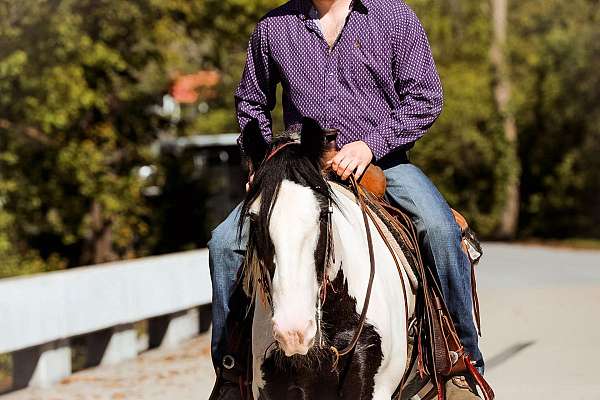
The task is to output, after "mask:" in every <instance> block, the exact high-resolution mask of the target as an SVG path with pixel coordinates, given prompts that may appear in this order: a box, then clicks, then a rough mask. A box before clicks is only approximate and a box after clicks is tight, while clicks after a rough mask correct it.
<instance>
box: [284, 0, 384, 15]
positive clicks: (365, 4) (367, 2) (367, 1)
mask: <svg viewBox="0 0 600 400" xmlns="http://www.w3.org/2000/svg"><path fill="white" fill-rule="evenodd" d="M294 5H295V9H296V11H297V12H298V14H300V15H304V17H305V18H306V17H308V16H309V15H310V10H311V8H313V4H312V1H311V0H294ZM371 5H372V4H371V0H353V1H352V4H351V5H350V7H351V8H352V9H356V8H360V7H361V6H362V8H364V10H365V11H367V12H368V11H369V8H370V7H371Z"/></svg>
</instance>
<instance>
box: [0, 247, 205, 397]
mask: <svg viewBox="0 0 600 400" xmlns="http://www.w3.org/2000/svg"><path fill="white" fill-rule="evenodd" d="M211 292H212V291H211V282H210V274H209V270H208V251H207V250H197V251H190V252H185V253H177V254H170V255H164V256H156V257H148V258H143V259H138V260H132V261H122V262H115V263H107V264H102V265H96V266H88V267H81V268H76V269H71V270H66V271H57V272H50V273H45V274H39V275H33V276H26V277H17V278H9V279H3V280H0V353H10V354H11V355H12V358H13V368H12V369H13V388H21V387H25V386H28V385H29V386H38V387H47V386H49V385H51V384H53V383H55V382H57V381H59V380H61V379H62V378H64V377H66V376H68V375H70V374H71V373H72V363H71V358H72V349H71V342H72V340H73V338H82V337H83V338H84V339H85V340H84V343H85V345H86V351H85V354H86V365H88V366H92V365H106V364H114V363H117V362H120V361H123V360H126V359H130V358H134V357H136V356H137V354H138V352H139V351H140V350H143V349H144V348H152V347H158V346H173V345H177V344H178V343H180V342H181V341H183V340H186V339H189V338H191V337H193V336H195V335H198V334H199V333H200V332H203V331H206V330H207V329H208V327H209V324H210V302H211ZM139 321H148V322H147V336H146V338H147V341H146V343H145V344H142V345H140V340H139V338H138V332H137V331H136V329H135V327H134V324H135V323H137V322H139Z"/></svg>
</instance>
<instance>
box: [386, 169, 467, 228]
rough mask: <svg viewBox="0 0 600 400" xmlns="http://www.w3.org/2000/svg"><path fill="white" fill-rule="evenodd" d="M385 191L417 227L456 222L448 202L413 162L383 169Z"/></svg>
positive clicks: (453, 225)
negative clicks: (385, 181) (385, 179)
mask: <svg viewBox="0 0 600 400" xmlns="http://www.w3.org/2000/svg"><path fill="white" fill-rule="evenodd" d="M384 172H385V176H386V178H387V195H388V196H389V197H390V198H391V199H392V200H393V201H394V202H395V203H397V204H398V205H399V206H400V207H401V208H402V209H404V210H405V211H406V212H408V213H409V214H410V216H411V217H412V219H413V222H414V223H415V224H416V225H417V230H418V231H419V233H420V234H423V232H424V230H427V229H428V228H429V227H439V226H440V225H442V226H443V225H450V226H448V227H447V228H450V229H453V228H454V227H455V226H456V223H455V222H454V217H453V215H452V211H451V209H450V207H449V206H448V203H447V202H446V200H445V199H444V197H443V196H442V194H441V193H440V192H439V190H438V189H437V188H436V187H435V185H434V184H433V182H431V180H429V178H428V177H427V176H426V175H425V174H424V173H423V172H422V171H421V170H420V169H419V168H418V167H416V166H415V165H413V164H410V163H406V164H399V165H397V166H395V167H392V168H389V169H386V170H385V171H384ZM456 228H458V227H456Z"/></svg>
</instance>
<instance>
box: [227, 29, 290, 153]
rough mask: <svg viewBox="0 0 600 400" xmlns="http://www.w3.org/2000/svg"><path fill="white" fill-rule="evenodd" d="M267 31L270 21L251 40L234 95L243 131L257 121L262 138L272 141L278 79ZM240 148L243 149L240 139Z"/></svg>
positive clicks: (255, 32) (254, 33) (257, 30)
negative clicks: (272, 116) (250, 123)
mask: <svg viewBox="0 0 600 400" xmlns="http://www.w3.org/2000/svg"><path fill="white" fill-rule="evenodd" d="M267 27H268V25H267V20H266V19H263V20H261V21H260V22H259V23H258V25H257V26H256V29H255V30H254V32H253V33H252V36H251V37H250V42H249V44H248V52H247V58H246V65H245V67H244V72H243V73H242V79H241V81H240V83H239V85H238V87H237V89H236V91H235V106H236V112H237V119H238V124H239V126H240V131H241V132H243V131H244V128H245V126H246V124H247V123H248V122H249V121H250V120H252V119H256V120H258V122H259V124H260V127H261V131H262V134H263V136H264V137H265V139H266V140H267V141H270V140H271V136H272V130H271V129H272V118H271V111H273V108H274V107H275V101H276V98H275V90H276V86H277V83H278V82H279V75H278V71H277V68H276V66H275V63H274V62H273V59H272V58H271V54H270V50H269V42H268V37H267ZM238 144H240V145H241V135H240V137H239V138H238ZM242 150H243V149H242Z"/></svg>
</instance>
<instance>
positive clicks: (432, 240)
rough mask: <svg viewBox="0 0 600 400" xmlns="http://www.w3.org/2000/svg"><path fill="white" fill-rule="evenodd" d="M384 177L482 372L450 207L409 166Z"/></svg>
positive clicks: (466, 268)
mask: <svg viewBox="0 0 600 400" xmlns="http://www.w3.org/2000/svg"><path fill="white" fill-rule="evenodd" d="M385 176H386V178H387V181H388V188H387V194H388V196H390V197H391V198H392V200H394V201H395V202H396V203H398V205H399V206H400V207H401V208H402V209H404V210H405V211H407V212H408V213H409V214H410V215H411V218H412V220H413V223H414V224H415V225H416V228H417V233H418V235H419V241H420V243H421V246H422V248H423V253H424V254H423V255H424V257H426V258H427V261H429V262H430V263H431V264H433V265H435V268H436V270H437V274H438V276H439V278H440V283H441V286H442V292H443V295H444V299H445V300H446V304H447V306H448V311H449V312H450V315H451V316H452V319H453V321H454V323H455V324H456V330H457V333H458V335H459V336H460V339H461V341H462V344H463V345H464V346H465V349H466V350H467V352H468V353H469V354H470V355H471V359H472V360H474V361H476V362H477V364H476V365H477V367H478V368H479V369H480V370H481V371H483V357H482V355H481V352H480V351H479V346H478V334H477V330H476V328H475V324H474V322H473V316H472V307H473V301H472V298H471V270H470V268H471V266H470V262H469V260H468V258H467V256H466V254H465V253H464V252H463V251H462V248H461V234H460V228H459V227H458V225H457V224H456V222H455V220H454V217H453V215H452V211H451V210H450V207H449V206H448V204H447V203H446V201H445V200H444V198H443V197H442V195H441V194H440V192H439V191H438V190H437V188H436V187H435V186H434V185H433V183H432V182H431V181H430V180H429V178H427V176H425V174H423V172H422V171H421V170H420V169H419V168H417V167H416V166H414V165H412V164H410V163H407V164H400V165H397V166H395V167H392V168H389V169H387V170H385Z"/></svg>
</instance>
